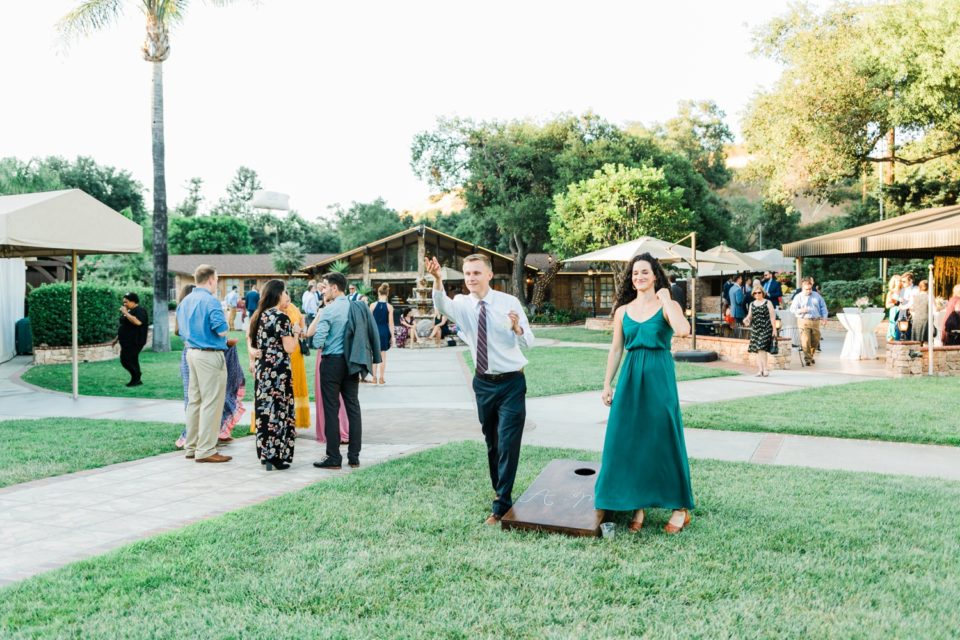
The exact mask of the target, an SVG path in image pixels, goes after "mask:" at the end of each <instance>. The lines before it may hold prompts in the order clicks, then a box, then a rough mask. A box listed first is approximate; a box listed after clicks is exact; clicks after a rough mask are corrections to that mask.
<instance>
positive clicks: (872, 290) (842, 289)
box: [820, 278, 883, 313]
mask: <svg viewBox="0 0 960 640" xmlns="http://www.w3.org/2000/svg"><path fill="white" fill-rule="evenodd" d="M820 294H821V295H822V296H823V300H824V302H826V303H827V308H828V309H829V310H830V312H831V313H836V312H837V311H839V310H841V309H842V308H843V307H853V306H856V301H857V300H858V299H860V298H868V299H869V300H870V304H877V303H879V302H881V299H880V297H881V296H882V295H883V282H881V280H880V278H863V279H860V280H828V281H827V282H824V283H822V284H821V285H820Z"/></svg>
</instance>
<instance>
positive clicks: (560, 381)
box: [464, 347, 740, 398]
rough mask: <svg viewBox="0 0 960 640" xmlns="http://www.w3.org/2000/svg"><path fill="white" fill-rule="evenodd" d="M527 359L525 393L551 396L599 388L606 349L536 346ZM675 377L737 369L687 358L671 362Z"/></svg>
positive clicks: (469, 360) (711, 375)
mask: <svg viewBox="0 0 960 640" xmlns="http://www.w3.org/2000/svg"><path fill="white" fill-rule="evenodd" d="M524 355H525V356H526V357H527V360H529V361H530V364H528V365H527V366H526V367H525V369H524V370H525V373H526V376H527V397H531V398H532V397H538V396H555V395H558V394H561V393H577V392H579V391H600V390H602V389H603V375H604V373H605V372H606V369H607V351H605V350H603V349H589V348H586V347H537V348H535V349H530V350H528V351H525V352H524ZM464 357H465V358H466V360H467V364H468V365H469V366H470V368H471V370H473V366H474V365H473V360H472V358H471V357H470V353H469V352H467V351H465V352H464ZM674 364H675V365H676V370H677V380H678V381H683V380H699V379H701V378H717V377H721V376H737V375H740V373H739V372H738V371H730V370H727V369H718V368H715V367H705V366H702V365H698V364H690V363H688V362H675V363H674Z"/></svg>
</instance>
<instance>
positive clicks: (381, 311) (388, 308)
mask: <svg viewBox="0 0 960 640" xmlns="http://www.w3.org/2000/svg"><path fill="white" fill-rule="evenodd" d="M389 299H390V285H388V284H387V283H386V282H384V283H383V284H382V285H380V287H379V288H378V289H377V301H376V302H371V303H370V312H371V313H373V319H374V320H375V321H376V323H377V333H378V334H379V335H380V357H381V358H382V359H383V360H382V361H381V362H380V364H374V365H373V384H386V383H387V380H386V373H387V351H389V350H390V347H391V345H395V344H396V339H395V338H394V329H393V305H392V304H390V303H389V302H387V300H389Z"/></svg>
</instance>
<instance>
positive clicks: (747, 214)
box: [727, 196, 800, 251]
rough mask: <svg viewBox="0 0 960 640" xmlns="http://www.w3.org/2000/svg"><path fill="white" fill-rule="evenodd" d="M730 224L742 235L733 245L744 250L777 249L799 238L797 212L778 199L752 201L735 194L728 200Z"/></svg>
mask: <svg viewBox="0 0 960 640" xmlns="http://www.w3.org/2000/svg"><path fill="white" fill-rule="evenodd" d="M727 203H728V205H729V207H730V210H731V212H732V214H733V226H734V228H736V229H737V230H738V231H739V232H740V233H741V237H740V238H737V239H736V242H735V244H734V245H733V246H735V247H736V248H738V249H741V250H743V251H759V250H761V249H776V248H779V247H780V246H782V245H784V244H786V243H788V242H794V241H795V240H797V239H798V234H799V229H800V212H799V211H797V210H796V209H794V208H793V207H792V206H790V205H785V204H782V203H780V202H770V201H761V202H757V201H752V200H748V199H747V198H744V197H741V196H737V197H734V198H730V199H729V200H728V201H727Z"/></svg>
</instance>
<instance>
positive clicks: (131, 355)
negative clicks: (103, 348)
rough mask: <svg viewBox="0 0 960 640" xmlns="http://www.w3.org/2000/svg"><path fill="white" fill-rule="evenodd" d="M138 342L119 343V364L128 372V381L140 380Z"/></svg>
mask: <svg viewBox="0 0 960 640" xmlns="http://www.w3.org/2000/svg"><path fill="white" fill-rule="evenodd" d="M141 349H143V347H142V346H141V345H139V344H135V343H134V344H124V343H122V342H121V343H120V365H121V366H122V367H123V368H124V369H126V370H127V372H128V373H129V374H130V382H140V350H141Z"/></svg>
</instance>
